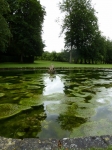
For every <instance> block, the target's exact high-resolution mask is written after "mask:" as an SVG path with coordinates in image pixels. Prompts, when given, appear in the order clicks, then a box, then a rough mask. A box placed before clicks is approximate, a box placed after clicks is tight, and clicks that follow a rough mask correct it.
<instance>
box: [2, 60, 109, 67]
mask: <svg viewBox="0 0 112 150" xmlns="http://www.w3.org/2000/svg"><path fill="white" fill-rule="evenodd" d="M51 64H53V65H54V67H55V68H62V67H63V68H112V64H70V63H68V62H56V61H35V62H34V63H31V64H30V63H26V64H22V63H10V62H9V63H0V68H48V67H49V66H50V65H51Z"/></svg>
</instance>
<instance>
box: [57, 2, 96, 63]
mask: <svg viewBox="0 0 112 150" xmlns="http://www.w3.org/2000/svg"><path fill="white" fill-rule="evenodd" d="M59 8H60V10H61V11H62V12H64V13H65V17H64V20H63V25H62V32H64V33H65V47H67V48H69V49H70V52H72V50H75V51H77V53H78V56H79V57H80V58H83V57H84V56H85V55H87V53H88V50H87V49H88V47H90V45H91V44H92V41H93V40H94V38H95V36H96V34H97V32H98V24H97V17H96V16H95V10H94V8H93V7H92V5H91V1H90V0H80V1H79V0H63V2H62V3H60V4H59ZM71 61H72V60H71V58H70V62H71Z"/></svg>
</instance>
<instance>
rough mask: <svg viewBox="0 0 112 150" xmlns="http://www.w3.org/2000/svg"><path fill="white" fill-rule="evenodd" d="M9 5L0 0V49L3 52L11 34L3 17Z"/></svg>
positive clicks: (4, 0) (7, 11)
mask: <svg viewBox="0 0 112 150" xmlns="http://www.w3.org/2000/svg"><path fill="white" fill-rule="evenodd" d="M9 10H10V9H9V6H8V3H7V1H6V0H0V51H2V52H5V51H6V48H7V46H8V42H9V38H10V36H11V33H10V29H9V25H8V23H7V20H6V18H5V17H4V16H5V15H6V14H7V13H9Z"/></svg>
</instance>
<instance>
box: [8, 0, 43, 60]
mask: <svg viewBox="0 0 112 150" xmlns="http://www.w3.org/2000/svg"><path fill="white" fill-rule="evenodd" d="M7 1H8V2H9V5H10V9H11V12H10V14H9V15H8V21H9V25H10V29H11V33H12V35H13V38H12V39H11V45H10V47H9V48H10V49H9V52H11V51H12V53H13V54H16V55H19V56H20V57H21V62H22V61H23V58H24V57H31V56H39V55H41V54H42V52H43V47H44V43H43V41H42V24H43V21H44V15H45V10H44V8H43V7H42V5H41V4H40V1H37V0H15V1H13V0H7Z"/></svg>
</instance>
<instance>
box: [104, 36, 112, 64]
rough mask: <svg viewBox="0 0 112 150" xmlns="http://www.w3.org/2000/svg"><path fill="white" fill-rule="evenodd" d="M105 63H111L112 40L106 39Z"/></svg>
mask: <svg viewBox="0 0 112 150" xmlns="http://www.w3.org/2000/svg"><path fill="white" fill-rule="evenodd" d="M105 59H106V63H108V64H109V63H112V40H110V39H107V41H106V58H105Z"/></svg>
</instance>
